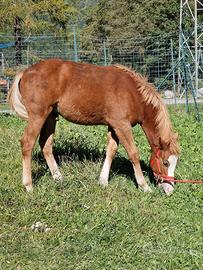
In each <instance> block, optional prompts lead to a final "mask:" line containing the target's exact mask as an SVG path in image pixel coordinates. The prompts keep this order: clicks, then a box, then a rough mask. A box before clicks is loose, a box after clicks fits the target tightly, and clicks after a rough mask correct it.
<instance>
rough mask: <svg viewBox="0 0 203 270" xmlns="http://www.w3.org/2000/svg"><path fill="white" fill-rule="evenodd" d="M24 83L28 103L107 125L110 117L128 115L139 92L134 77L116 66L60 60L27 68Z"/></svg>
mask: <svg viewBox="0 0 203 270" xmlns="http://www.w3.org/2000/svg"><path fill="white" fill-rule="evenodd" d="M21 86H22V89H21V91H22V92H21V93H22V95H23V99H24V100H25V104H26V105H27V106H30V104H32V103H33V102H34V103H35V104H38V107H39V106H40V105H41V106H43V107H44V106H49V107H50V106H55V105H57V107H58V111H59V113H60V114H61V115H62V116H63V117H65V118H66V119H67V120H70V121H73V122H77V123H81V124H108V122H109V121H110V119H109V118H112V117H114V118H118V117H119V118H122V117H126V116H127V115H128V116H129V115H130V114H131V111H132V110H133V106H134V102H133V100H134V99H133V96H134V95H135V94H136V93H135V89H133V88H135V83H134V82H133V79H132V78H131V77H130V76H129V75H128V74H126V73H125V72H122V71H120V70H119V69H117V68H116V67H113V66H109V67H101V66H96V65H91V64H85V63H75V62H69V61H63V60H59V59H51V60H46V61H42V62H39V63H37V64H35V65H33V66H32V67H30V68H28V69H27V70H26V71H25V73H24V75H23V78H22V84H21ZM132 95H133V96H132Z"/></svg>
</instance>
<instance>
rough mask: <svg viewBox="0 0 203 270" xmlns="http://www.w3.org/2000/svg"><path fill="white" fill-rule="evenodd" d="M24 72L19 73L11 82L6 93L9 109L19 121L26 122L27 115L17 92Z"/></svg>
mask: <svg viewBox="0 0 203 270" xmlns="http://www.w3.org/2000/svg"><path fill="white" fill-rule="evenodd" d="M23 73H24V72H19V73H18V74H17V75H16V76H15V78H14V81H13V85H12V86H11V88H10V90H9V93H8V103H9V106H10V108H11V110H13V111H14V112H15V113H16V114H17V115H18V116H19V117H20V118H21V119H23V120H28V113H27V110H26V108H25V106H24V104H23V100H22V96H21V94H20V91H19V82H20V80H21V78H22V76H23Z"/></svg>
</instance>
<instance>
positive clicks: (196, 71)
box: [194, 0, 199, 95]
mask: <svg viewBox="0 0 203 270" xmlns="http://www.w3.org/2000/svg"><path fill="white" fill-rule="evenodd" d="M194 32H195V95H196V94H197V91H198V66H199V65H198V51H197V50H198V48H197V45H198V44H197V42H198V37H197V1H196V0H195V29H194Z"/></svg>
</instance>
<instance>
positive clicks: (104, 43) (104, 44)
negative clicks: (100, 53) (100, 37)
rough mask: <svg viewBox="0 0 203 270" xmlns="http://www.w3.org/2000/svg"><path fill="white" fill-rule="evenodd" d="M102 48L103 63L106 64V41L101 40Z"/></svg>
mask: <svg viewBox="0 0 203 270" xmlns="http://www.w3.org/2000/svg"><path fill="white" fill-rule="evenodd" d="M103 49H104V65H105V66H107V55H106V41H104V42H103Z"/></svg>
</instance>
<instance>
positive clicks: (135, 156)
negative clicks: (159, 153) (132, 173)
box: [129, 152, 140, 163]
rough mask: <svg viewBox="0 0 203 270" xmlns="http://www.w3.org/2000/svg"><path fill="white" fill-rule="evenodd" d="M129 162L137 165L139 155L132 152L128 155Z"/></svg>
mask: <svg viewBox="0 0 203 270" xmlns="http://www.w3.org/2000/svg"><path fill="white" fill-rule="evenodd" d="M129 160H130V161H131V162H132V163H138V162H139V160H140V158H139V153H137V152H132V153H129Z"/></svg>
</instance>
